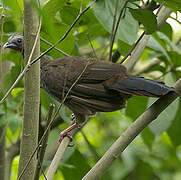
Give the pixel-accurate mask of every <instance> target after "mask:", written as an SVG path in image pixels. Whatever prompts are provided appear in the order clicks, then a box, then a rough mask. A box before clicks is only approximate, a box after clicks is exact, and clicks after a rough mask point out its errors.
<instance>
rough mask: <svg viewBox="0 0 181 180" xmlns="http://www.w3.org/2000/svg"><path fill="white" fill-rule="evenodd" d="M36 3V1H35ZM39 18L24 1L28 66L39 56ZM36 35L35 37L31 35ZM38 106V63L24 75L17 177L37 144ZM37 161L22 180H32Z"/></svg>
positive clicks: (34, 160) (31, 6) (25, 43)
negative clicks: (22, 112) (22, 117)
mask: <svg viewBox="0 0 181 180" xmlns="http://www.w3.org/2000/svg"><path fill="white" fill-rule="evenodd" d="M35 2H36V3H38V1H37V0H36V1H35ZM39 32H40V25H39V17H38V14H37V12H36V10H35V9H34V8H33V5H32V3H31V2H30V1H28V0H24V55H25V58H24V60H25V63H26V65H28V64H29V63H30V62H31V60H32V59H34V58H35V57H37V56H39V54H40V41H39ZM33 34H36V37H35V36H34V35H33ZM39 104H40V63H37V64H35V65H33V66H32V68H31V69H30V70H29V71H28V72H26V73H25V85H24V119H23V127H22V140H21V146H20V161H19V169H18V175H19V174H21V171H22V169H23V168H24V166H25V164H26V163H27V161H28V159H29V157H30V156H31V154H32V152H33V150H34V148H35V147H36V146H37V144H38V125H39ZM36 164H37V159H36V157H34V158H33V159H32V161H31V163H30V164H29V166H28V168H27V171H26V173H25V174H24V176H23V179H26V180H32V179H33V176H34V173H35V170H36Z"/></svg>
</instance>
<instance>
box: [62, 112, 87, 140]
mask: <svg viewBox="0 0 181 180" xmlns="http://www.w3.org/2000/svg"><path fill="white" fill-rule="evenodd" d="M85 120H86V117H85V116H84V115H82V114H72V121H73V124H72V125H71V126H69V127H68V128H67V129H65V130H64V131H62V132H61V133H60V137H59V142H60V143H61V142H62V140H63V138H64V137H66V136H67V137H68V138H69V139H70V140H71V141H72V140H73V138H72V136H71V135H70V132H71V131H72V130H73V129H75V128H80V127H81V125H82V123H85Z"/></svg>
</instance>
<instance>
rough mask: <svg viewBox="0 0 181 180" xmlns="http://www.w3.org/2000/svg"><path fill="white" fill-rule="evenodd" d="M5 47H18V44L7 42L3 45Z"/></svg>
mask: <svg viewBox="0 0 181 180" xmlns="http://www.w3.org/2000/svg"><path fill="white" fill-rule="evenodd" d="M3 48H4V49H6V48H11V49H17V45H16V44H14V43H9V42H6V43H5V44H4V45H3Z"/></svg>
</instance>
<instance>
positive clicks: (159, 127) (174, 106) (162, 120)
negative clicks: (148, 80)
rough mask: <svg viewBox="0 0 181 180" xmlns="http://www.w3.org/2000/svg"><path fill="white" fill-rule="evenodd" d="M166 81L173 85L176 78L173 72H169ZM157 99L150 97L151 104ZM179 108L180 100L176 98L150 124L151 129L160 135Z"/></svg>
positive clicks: (170, 122)
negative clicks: (172, 74)
mask: <svg viewBox="0 0 181 180" xmlns="http://www.w3.org/2000/svg"><path fill="white" fill-rule="evenodd" d="M164 81H165V83H166V84H167V85H169V86H172V85H173V84H174V80H173V78H172V76H171V73H169V74H167V75H166V76H165V80H164ZM153 101H155V100H154V99H153V98H149V103H148V104H149V105H151V104H152V103H153ZM178 108H179V100H178V99H176V100H175V101H174V102H172V103H171V104H170V105H169V106H168V107H167V108H166V109H165V110H164V111H163V112H162V113H161V114H160V115H159V116H158V117H157V119H156V120H154V121H153V122H152V123H151V124H150V125H149V128H150V130H151V131H152V132H153V133H154V134H155V135H160V134H161V133H163V132H164V131H166V130H167V129H168V128H169V127H170V126H171V125H172V122H173V120H174V117H175V115H176V113H177V111H178Z"/></svg>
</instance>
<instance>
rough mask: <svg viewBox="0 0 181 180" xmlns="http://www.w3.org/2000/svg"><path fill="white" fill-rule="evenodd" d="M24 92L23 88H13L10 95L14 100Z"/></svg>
mask: <svg viewBox="0 0 181 180" xmlns="http://www.w3.org/2000/svg"><path fill="white" fill-rule="evenodd" d="M23 91H24V88H21V87H19V88H14V89H13V90H12V91H11V95H12V96H13V97H14V98H15V97H17V96H18V95H20V94H21V93H22V92H23Z"/></svg>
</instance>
